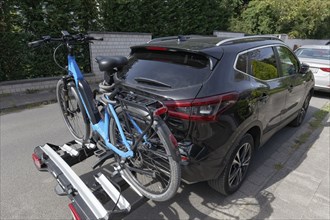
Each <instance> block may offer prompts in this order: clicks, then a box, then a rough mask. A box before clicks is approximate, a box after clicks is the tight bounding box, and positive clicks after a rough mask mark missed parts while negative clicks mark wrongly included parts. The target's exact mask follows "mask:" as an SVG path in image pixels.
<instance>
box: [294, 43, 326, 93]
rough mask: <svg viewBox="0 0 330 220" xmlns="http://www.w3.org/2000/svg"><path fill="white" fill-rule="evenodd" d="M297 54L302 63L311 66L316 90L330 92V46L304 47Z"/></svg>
mask: <svg viewBox="0 0 330 220" xmlns="http://www.w3.org/2000/svg"><path fill="white" fill-rule="evenodd" d="M295 53H296V55H297V56H298V58H299V60H300V61H301V62H304V63H306V64H308V65H309V66H310V70H311V71H312V72H313V74H314V78H315V87H314V88H315V90H318V91H324V92H330V45H304V46H301V47H299V48H298V49H297V50H296V51H295Z"/></svg>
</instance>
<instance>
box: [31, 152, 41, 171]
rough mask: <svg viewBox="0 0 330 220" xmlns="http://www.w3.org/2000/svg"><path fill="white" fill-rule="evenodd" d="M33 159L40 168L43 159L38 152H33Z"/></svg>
mask: <svg viewBox="0 0 330 220" xmlns="http://www.w3.org/2000/svg"><path fill="white" fill-rule="evenodd" d="M32 160H33V162H34V165H35V166H36V167H37V169H38V170H40V169H41V168H42V165H43V164H42V162H41V159H40V158H39V157H38V155H37V154H36V153H33V154H32Z"/></svg>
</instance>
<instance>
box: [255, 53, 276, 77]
mask: <svg viewBox="0 0 330 220" xmlns="http://www.w3.org/2000/svg"><path fill="white" fill-rule="evenodd" d="M249 57H250V61H251V62H250V63H251V64H250V65H251V68H250V70H251V72H250V74H251V75H253V76H254V77H256V78H258V79H261V80H271V79H275V78H278V77H279V75H278V71H277V67H276V59H275V54H274V51H273V49H272V47H266V48H261V49H256V50H253V51H250V52H249Z"/></svg>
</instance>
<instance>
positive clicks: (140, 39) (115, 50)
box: [89, 32, 151, 74]
mask: <svg viewBox="0 0 330 220" xmlns="http://www.w3.org/2000/svg"><path fill="white" fill-rule="evenodd" d="M89 34H90V35H91V36H94V37H103V41H94V43H93V44H90V46H89V48H90V57H91V68H92V72H93V73H95V74H100V73H101V72H100V70H99V68H98V65H97V63H96V62H95V57H97V56H115V55H120V56H128V55H129V53H130V47H131V46H134V45H139V44H144V43H147V42H148V41H150V40H151V34H148V33H126V32H89Z"/></svg>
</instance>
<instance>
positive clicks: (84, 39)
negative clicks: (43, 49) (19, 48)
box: [28, 31, 103, 48]
mask: <svg viewBox="0 0 330 220" xmlns="http://www.w3.org/2000/svg"><path fill="white" fill-rule="evenodd" d="M62 35H63V36H62V37H61V38H52V37H50V36H43V37H42V38H41V39H40V40H36V41H32V42H29V43H28V46H29V47H33V48H34V47H39V46H41V45H42V44H44V43H49V42H62V43H66V44H68V45H70V44H72V43H76V42H80V43H89V42H91V41H94V40H97V41H102V40H103V38H96V37H93V36H89V35H85V34H77V35H70V34H69V33H68V32H67V31H62Z"/></svg>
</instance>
